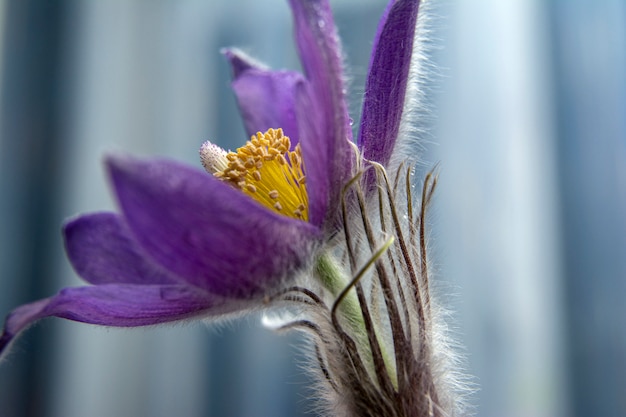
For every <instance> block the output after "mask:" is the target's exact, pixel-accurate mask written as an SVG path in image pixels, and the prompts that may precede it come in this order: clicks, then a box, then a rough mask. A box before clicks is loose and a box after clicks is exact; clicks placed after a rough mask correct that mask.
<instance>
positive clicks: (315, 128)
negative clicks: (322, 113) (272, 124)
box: [296, 83, 339, 226]
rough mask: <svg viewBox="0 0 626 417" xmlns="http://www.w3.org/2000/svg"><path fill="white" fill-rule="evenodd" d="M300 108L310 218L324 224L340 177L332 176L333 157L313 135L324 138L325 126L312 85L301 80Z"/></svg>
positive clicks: (299, 90) (311, 220)
mask: <svg viewBox="0 0 626 417" xmlns="http://www.w3.org/2000/svg"><path fill="white" fill-rule="evenodd" d="M298 87H299V88H298V93H297V102H298V105H297V107H296V110H297V112H298V119H299V120H300V128H301V129H302V131H303V132H306V134H305V135H303V139H304V140H303V141H301V142H300V146H301V147H302V158H303V159H304V164H305V167H306V188H307V194H308V197H309V221H310V222H311V224H314V225H316V226H321V225H322V224H323V223H324V221H325V219H326V215H327V212H328V211H329V198H330V189H331V185H330V183H331V180H333V179H335V180H339V179H338V178H333V177H331V176H330V169H329V167H331V166H332V159H330V153H329V152H328V149H324V148H323V147H321V146H317V143H316V141H314V140H311V139H312V138H320V137H322V133H321V131H320V129H321V127H320V125H319V124H318V123H316V121H317V120H318V119H317V118H316V117H315V114H316V113H317V111H318V109H317V107H316V106H315V105H313V98H312V93H311V91H310V84H307V83H301V84H300V85H299V86H298Z"/></svg>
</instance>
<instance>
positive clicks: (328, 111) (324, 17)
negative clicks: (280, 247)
mask: <svg viewBox="0 0 626 417" xmlns="http://www.w3.org/2000/svg"><path fill="white" fill-rule="evenodd" d="M290 5H291V8H292V11H293V15H294V20H295V36H296V42H297V45H298V50H299V52H300V58H301V60H302V66H303V67H304V72H305V75H306V77H307V81H308V83H309V84H310V85H309V86H307V90H308V94H301V92H300V93H299V97H300V98H299V99H298V101H297V106H298V107H299V109H298V110H297V114H298V117H299V120H300V128H301V129H300V143H302V153H303V157H304V158H305V163H306V164H307V165H306V169H307V176H308V175H309V172H310V169H311V163H309V162H308V160H307V158H309V154H310V153H311V152H312V151H314V152H316V153H317V154H318V155H315V157H314V158H313V159H315V160H317V161H320V162H322V161H323V162H324V163H325V165H323V166H321V167H316V169H323V170H325V172H326V174H325V175H326V176H327V178H328V179H327V180H326V181H323V182H324V183H325V184H329V187H330V188H329V190H328V191H329V195H328V204H329V207H328V210H327V214H328V216H333V215H334V214H335V213H334V212H335V208H336V207H337V204H338V203H339V201H340V192H341V187H342V185H343V184H344V183H345V181H346V180H347V179H348V176H349V175H350V172H351V166H352V149H351V148H350V145H349V141H350V140H352V131H351V128H350V119H349V116H348V110H347V104H346V87H345V84H344V80H343V66H342V60H341V49H340V45H339V39H338V37H337V30H336V28H335V23H334V21H333V16H332V13H331V10H330V5H329V4H328V1H326V0H290ZM303 98H304V99H303ZM301 115H302V116H303V115H307V116H308V120H307V122H308V128H304V122H303V121H302V120H301V117H302V116H301ZM311 126H316V128H315V129H311V128H310V127H311ZM305 144H308V146H305ZM331 179H332V181H331ZM311 182H312V181H311ZM328 216H327V220H328V219H329V217H328Z"/></svg>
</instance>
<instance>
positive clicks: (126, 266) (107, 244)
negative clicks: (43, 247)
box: [63, 213, 180, 284]
mask: <svg viewBox="0 0 626 417" xmlns="http://www.w3.org/2000/svg"><path fill="white" fill-rule="evenodd" d="M63 236H64V238H65V251H66V252H67V256H68V258H69V260H70V262H71V263H72V266H73V267H74V269H75V270H76V272H77V273H78V275H80V276H81V277H82V278H83V279H85V280H86V281H87V282H90V283H92V284H110V283H127V284H172V283H177V282H180V279H178V280H177V279H176V278H175V277H173V276H172V274H171V273H169V272H167V271H166V270H164V269H163V268H162V267H160V266H159V265H157V264H155V263H154V262H152V261H151V260H150V259H148V258H147V257H146V255H145V254H144V253H142V251H141V248H140V246H139V244H138V243H137V242H136V241H135V240H134V238H133V237H132V236H131V233H130V230H129V229H128V226H126V224H125V223H124V221H123V220H122V218H121V217H120V215H119V214H116V213H94V214H88V215H84V216H80V217H77V218H75V219H73V220H70V221H69V222H67V223H66V224H65V226H64V227H63Z"/></svg>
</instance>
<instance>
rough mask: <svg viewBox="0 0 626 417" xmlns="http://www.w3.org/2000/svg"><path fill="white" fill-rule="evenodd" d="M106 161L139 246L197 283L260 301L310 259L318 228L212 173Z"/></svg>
mask: <svg viewBox="0 0 626 417" xmlns="http://www.w3.org/2000/svg"><path fill="white" fill-rule="evenodd" d="M107 162H108V168H109V170H110V173H111V177H112V180H113V185H114V187H115V191H116V193H117V197H118V200H119V203H120V206H121V208H122V211H123V214H124V216H125V219H126V221H127V224H128V225H129V227H130V229H131V230H132V231H133V234H134V235H135V236H136V238H137V241H138V242H139V243H140V244H141V246H142V248H143V249H144V250H145V251H146V252H147V253H148V254H149V255H150V256H151V258H153V259H154V260H155V261H156V262H157V263H159V264H160V265H162V266H164V267H165V268H167V269H168V270H170V271H172V272H173V273H175V274H176V275H178V276H180V277H182V278H183V279H185V280H186V281H188V282H189V283H191V284H193V285H196V286H198V287H200V288H204V289H207V290H209V291H210V292H211V293H214V294H219V295H223V296H228V297H237V298H250V297H255V296H259V295H261V294H265V292H266V290H267V289H268V287H275V286H277V285H278V284H280V283H281V282H282V280H283V279H285V278H287V277H288V276H289V275H290V274H293V273H295V272H296V271H297V270H299V269H300V268H303V267H305V266H306V265H307V264H308V262H309V261H310V260H311V259H310V258H311V256H312V254H313V251H314V250H315V248H316V244H317V242H318V240H319V238H320V230H319V229H318V228H316V227H314V226H312V225H311V224H309V223H307V222H303V221H300V220H296V219H292V218H289V217H286V216H282V215H279V214H276V213H274V212H272V211H270V210H269V209H267V208H265V207H263V206H261V205H260V204H259V203H257V202H256V201H254V200H253V199H251V198H250V197H248V196H246V195H245V194H243V193H242V192H240V191H239V190H236V189H234V188H232V187H230V186H229V185H227V184H225V183H224V182H222V181H220V180H218V179H216V178H214V177H213V176H211V175H208V174H206V173H204V172H201V171H199V170H195V169H192V168H189V167H187V166H185V165H182V164H178V163H176V162H173V161H165V160H145V161H142V160H136V159H131V158H109V159H108V161H107Z"/></svg>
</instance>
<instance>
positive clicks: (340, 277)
mask: <svg viewBox="0 0 626 417" xmlns="http://www.w3.org/2000/svg"><path fill="white" fill-rule="evenodd" d="M315 273H316V276H317V277H318V279H319V281H320V283H321V284H322V285H323V286H324V287H325V288H326V289H327V290H329V291H330V292H331V294H332V295H333V296H334V297H335V298H336V297H338V296H339V295H340V294H341V293H342V291H343V290H344V289H345V288H346V287H347V286H348V285H350V281H351V280H350V279H349V278H348V277H347V276H346V275H345V274H344V273H343V271H342V270H341V268H340V267H339V266H338V265H337V262H336V260H335V259H334V257H333V256H331V255H330V254H328V253H324V254H322V256H320V257H319V259H318V260H317V264H316V265H315ZM337 308H338V309H339V312H340V314H341V315H342V316H343V317H344V318H345V319H346V322H347V323H348V325H349V326H350V330H352V331H351V333H352V334H353V336H354V337H356V341H357V343H358V344H359V345H360V346H369V344H368V338H367V330H366V328H365V323H364V321H363V311H362V310H361V306H360V304H359V300H358V298H357V296H356V292H355V291H352V290H351V291H349V292H348V293H347V294H346V295H345V296H344V297H343V299H342V300H341V302H340V304H339V305H338V307H337ZM374 326H375V333H376V339H377V340H378V341H379V345H380V348H381V353H382V357H383V362H384V363H385V368H386V369H387V373H388V375H389V376H390V378H391V381H392V383H393V385H394V387H395V388H397V387H398V382H397V381H398V377H397V374H396V370H395V367H394V361H393V359H392V358H391V357H390V355H389V353H388V352H387V346H386V345H385V344H384V343H380V340H379V336H378V335H379V334H380V332H379V331H378V330H377V329H376V323H374ZM365 353H366V355H367V356H368V357H367V360H366V361H365V362H366V363H368V364H370V365H371V364H372V363H373V361H372V352H371V351H370V349H366V350H365ZM371 371H372V372H374V370H373V369H371Z"/></svg>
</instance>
